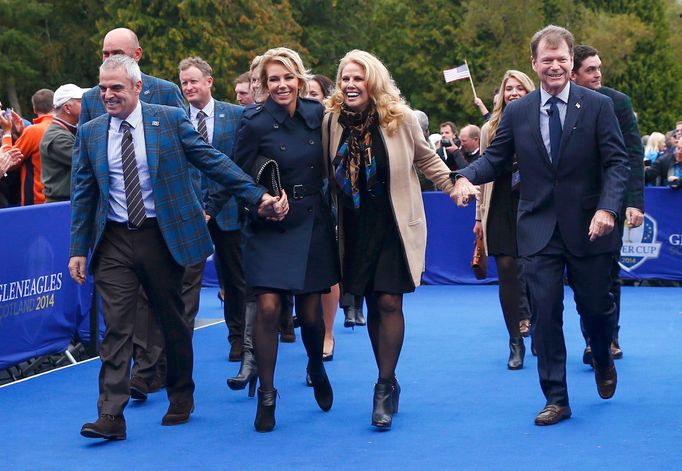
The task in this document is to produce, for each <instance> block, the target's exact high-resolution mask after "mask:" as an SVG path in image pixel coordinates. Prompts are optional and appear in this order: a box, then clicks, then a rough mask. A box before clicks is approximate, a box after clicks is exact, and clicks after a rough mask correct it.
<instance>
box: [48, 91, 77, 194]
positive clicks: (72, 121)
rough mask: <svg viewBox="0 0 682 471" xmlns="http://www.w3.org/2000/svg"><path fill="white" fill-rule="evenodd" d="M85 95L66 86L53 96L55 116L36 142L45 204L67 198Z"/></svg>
mask: <svg viewBox="0 0 682 471" xmlns="http://www.w3.org/2000/svg"><path fill="white" fill-rule="evenodd" d="M85 91H86V90H85V89H83V88H80V87H79V86H76V85H74V84H72V83H69V84H66V85H62V86H61V87H59V88H58V89H57V90H56V91H55V93H54V98H53V104H54V110H55V115H54V118H53V119H52V124H50V125H49V126H48V127H47V129H46V130H45V134H44V135H43V139H42V140H41V141H40V160H41V167H42V168H41V178H42V181H43V185H44V186H45V188H44V193H45V200H46V202H47V203H54V202H57V201H68V200H69V199H70V198H71V157H72V154H73V144H74V142H75V140H76V130H77V124H78V117H79V116H80V114H81V98H82V97H83V92H85Z"/></svg>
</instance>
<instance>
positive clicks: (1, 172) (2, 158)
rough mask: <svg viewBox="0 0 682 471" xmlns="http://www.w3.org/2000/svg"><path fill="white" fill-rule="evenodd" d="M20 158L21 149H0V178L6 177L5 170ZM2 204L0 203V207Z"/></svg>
mask: <svg viewBox="0 0 682 471" xmlns="http://www.w3.org/2000/svg"><path fill="white" fill-rule="evenodd" d="M20 160H21V151H20V150H19V149H16V148H11V147H10V148H8V149H7V150H5V149H4V148H3V149H2V150H0V178H5V177H7V170H9V168H10V167H11V166H13V165H16V164H17V163H18V162H19V161H20ZM3 207H4V206H1V205H0V208H3Z"/></svg>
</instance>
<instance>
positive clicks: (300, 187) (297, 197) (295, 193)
mask: <svg viewBox="0 0 682 471" xmlns="http://www.w3.org/2000/svg"><path fill="white" fill-rule="evenodd" d="M292 190H293V196H294V199H295V200H300V199H303V197H304V196H305V195H304V194H303V185H294V187H293V188H292ZM299 191H300V192H301V193H300V194H299Z"/></svg>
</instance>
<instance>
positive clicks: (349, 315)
mask: <svg viewBox="0 0 682 471" xmlns="http://www.w3.org/2000/svg"><path fill="white" fill-rule="evenodd" d="M343 314H344V316H345V319H344V320H343V326H344V327H346V328H348V327H350V328H354V327H355V308H354V307H353V306H348V307H344V308H343Z"/></svg>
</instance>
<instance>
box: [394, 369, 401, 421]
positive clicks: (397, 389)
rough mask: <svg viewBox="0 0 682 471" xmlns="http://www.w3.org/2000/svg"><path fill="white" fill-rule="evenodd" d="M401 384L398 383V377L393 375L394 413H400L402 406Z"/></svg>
mask: <svg viewBox="0 0 682 471" xmlns="http://www.w3.org/2000/svg"><path fill="white" fill-rule="evenodd" d="M400 391H401V389H400V384H398V378H396V377H395V376H394V377H393V414H397V413H398V409H399V408H400Z"/></svg>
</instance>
